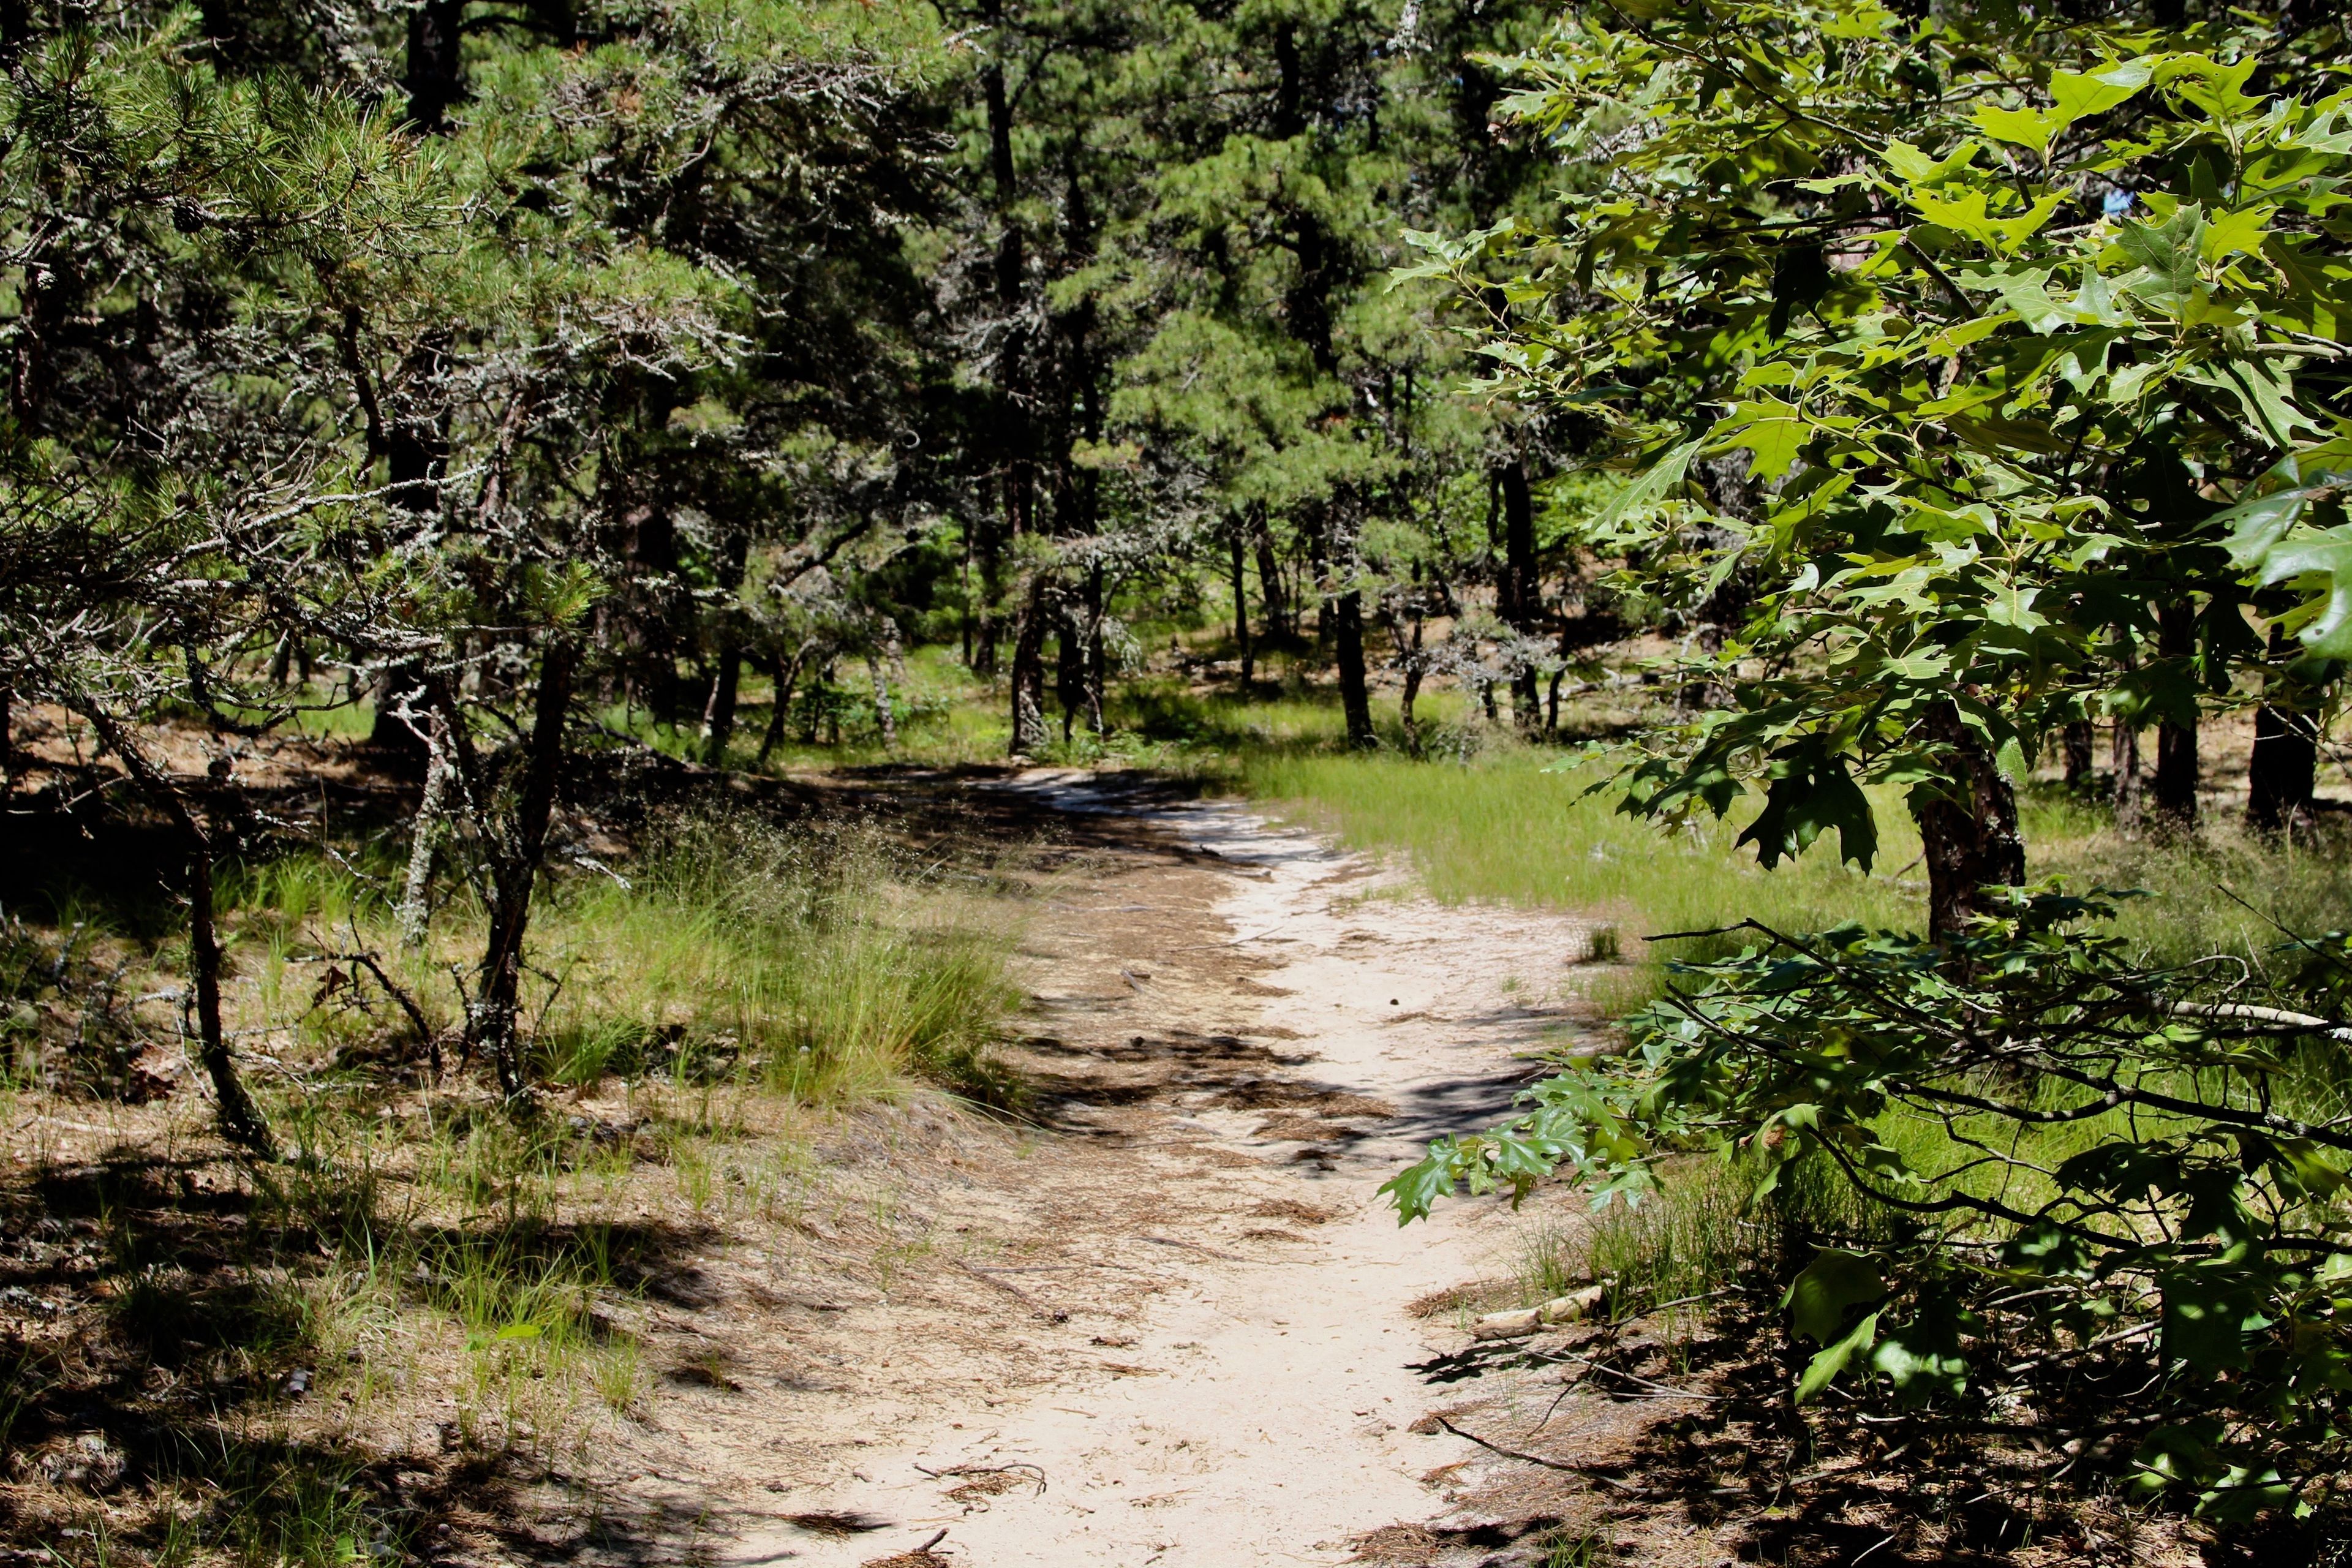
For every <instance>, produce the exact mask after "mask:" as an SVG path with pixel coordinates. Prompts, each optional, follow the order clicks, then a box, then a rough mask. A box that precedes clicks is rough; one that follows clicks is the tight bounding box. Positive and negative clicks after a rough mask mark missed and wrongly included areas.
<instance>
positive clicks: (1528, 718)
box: [1496, 457, 1543, 730]
mask: <svg viewBox="0 0 2352 1568" xmlns="http://www.w3.org/2000/svg"><path fill="white" fill-rule="evenodd" d="M1497 478H1498V480H1499V486H1498V488H1499V489H1500V490H1501V492H1502V503H1503V508H1502V510H1503V578H1502V582H1501V583H1500V584H1498V592H1497V593H1496V600H1497V603H1496V610H1497V612H1498V613H1499V614H1500V616H1501V618H1502V620H1503V622H1504V624H1505V625H1507V626H1509V627H1510V628H1511V629H1512V630H1513V631H1515V632H1517V634H1518V635H1519V637H1520V640H1521V641H1522V642H1523V643H1525V642H1531V641H1533V640H1534V638H1535V636H1536V634H1537V632H1538V630H1539V629H1540V627H1539V626H1538V621H1540V619H1541V618H1542V597H1543V590H1542V588H1541V587H1540V585H1539V581H1538V577H1537V575H1536V514H1535V498H1534V496H1533V494H1532V493H1531V492H1530V491H1529V489H1528V469H1527V465H1526V463H1524V462H1522V461H1521V460H1520V459H1519V458H1516V457H1515V458H1512V459H1511V460H1510V461H1509V462H1507V463H1505V464H1503V465H1502V468H1501V470H1500V473H1499V474H1498V476H1497ZM1511 711H1512V716H1513V717H1514V718H1515V719H1517V721H1518V726H1519V728H1520V729H1522V730H1533V729H1534V728H1535V727H1536V725H1537V723H1538V720H1539V719H1540V717H1541V714H1540V712H1539V711H1538V707H1537V700H1536V669H1535V666H1534V665H1533V664H1532V663H1530V662H1529V661H1528V659H1527V658H1525V657H1524V654H1523V653H1522V655H1521V656H1519V657H1517V658H1515V659H1514V668H1513V671H1512V675H1511Z"/></svg>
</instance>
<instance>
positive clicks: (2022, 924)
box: [1383, 889, 2352, 1518]
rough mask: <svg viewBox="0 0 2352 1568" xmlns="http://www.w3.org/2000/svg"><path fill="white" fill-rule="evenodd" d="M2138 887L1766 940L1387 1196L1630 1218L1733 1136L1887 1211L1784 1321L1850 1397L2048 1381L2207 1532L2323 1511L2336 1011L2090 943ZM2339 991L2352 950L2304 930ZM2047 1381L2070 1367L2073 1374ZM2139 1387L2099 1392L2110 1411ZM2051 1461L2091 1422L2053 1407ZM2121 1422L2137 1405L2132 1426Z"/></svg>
mask: <svg viewBox="0 0 2352 1568" xmlns="http://www.w3.org/2000/svg"><path fill="white" fill-rule="evenodd" d="M2113 908H2114V905H2113V901H2112V897H2111V896H2107V895H2095V896H2093V897H2089V898H2076V897H2070V896H2066V895H2064V894H2063V893H2061V892H2058V891H2053V890H2046V889H2045V890H2040V891H2035V892H2032V893H2012V894H2010V895H2008V896H2007V897H2006V898H2005V899H2004V900H2001V905H2000V908H1999V910H1998V912H1996V913H1995V914H1992V915H1990V916H1988V917H1985V918H1983V919H1981V920H1979V921H1978V922H1977V923H1976V924H1974V925H1973V926H1972V927H1971V928H1970V929H1969V931H1968V932H1966V933H1965V934H1964V935H1963V936H1961V937H1960V938H1959V939H1958V941H1957V942H1956V943H1955V942H1944V943H1932V942H1927V941H1924V940H1922V939H1919V938H1917V937H1914V936H1909V935H1901V934H1892V933H1888V932H1883V931H1880V932H1873V931H1864V930H1863V929H1861V928H1860V927H1858V926H1846V927H1842V928H1839V929H1837V930H1835V931H1828V932H1824V933H1822V934H1821V935H1818V936H1812V937H1795V936H1789V935H1785V934H1783V933H1780V932H1779V931H1772V930H1770V929H1769V928H1767V927H1764V926H1762V925H1751V927H1750V928H1749V929H1752V930H1753V931H1754V932H1755V933H1756V936H1757V938H1758V940H1757V941H1756V942H1754V943H1753V944H1752V945H1750V946H1749V947H1748V949H1747V950H1746V951H1745V952H1741V953H1740V954H1738V956H1736V957H1732V958H1727V959H1724V960H1721V961H1719V962H1715V963H1698V964H1691V965H1685V966H1680V973H1682V974H1684V975H1685V976H1686V977H1687V978H1688V979H1689V980H1690V981H1691V982H1693V984H1691V985H1690V986H1688V987H1687V988H1685V989H1682V990H1678V991H1677V992H1676V993H1675V994H1672V995H1670V996H1669V997H1667V998H1666V999H1664V1000H1663V1001H1661V1002H1659V1003H1657V1004H1655V1005H1653V1006H1652V1007H1650V1008H1649V1009H1647V1010H1646V1011H1644V1012H1643V1013H1641V1014H1639V1015H1637V1016H1634V1017H1633V1019H1631V1020H1630V1022H1629V1032H1630V1037H1631V1047H1630V1049H1629V1051H1628V1053H1627V1055H1626V1056H1625V1057H1624V1058H1622V1060H1621V1061H1620V1062H1618V1063H1617V1064H1615V1065H1614V1066H1613V1067H1611V1066H1601V1067H1597V1068H1587V1067H1583V1066H1579V1067H1577V1068H1570V1069H1569V1070H1566V1071H1563V1072H1562V1073H1561V1074H1559V1076H1557V1077H1554V1078H1552V1079H1548V1080H1546V1081H1545V1082H1543V1083H1541V1084H1539V1085H1538V1086H1537V1087H1536V1088H1534V1089H1531V1090H1530V1091H1529V1092H1528V1097H1527V1100H1528V1110H1525V1111H1524V1112H1523V1113H1522V1114H1520V1115H1518V1116H1517V1117H1515V1118H1514V1119H1513V1120H1512V1121H1509V1122H1507V1124H1505V1125H1504V1126H1502V1127H1500V1128H1498V1129H1496V1130H1495V1131H1492V1132H1488V1133H1485V1134H1480V1135H1475V1136H1465V1137H1456V1138H1447V1139H1444V1140H1441V1141H1439V1142H1436V1143H1433V1144H1432V1145H1431V1146H1430V1148H1429V1150H1428V1152H1427V1153H1426V1155H1425V1156H1424V1158H1423V1160H1422V1161H1420V1162H1419V1163H1416V1164H1414V1165H1413V1166H1412V1167H1411V1168H1409V1169H1408V1170H1406V1171H1404V1172H1402V1173H1400V1174H1399V1175H1398V1176H1397V1177H1396V1178H1395V1179H1393V1180H1392V1181H1391V1182H1390V1183H1389V1184H1388V1185H1387V1186H1386V1187H1385V1188H1384V1189H1383V1190H1384V1191H1385V1192H1387V1193H1389V1194H1391V1197H1392V1199H1393V1201H1394V1202H1395V1203H1396V1205H1397V1207H1398V1209H1399V1212H1400V1214H1401V1215H1402V1217H1403V1218H1405V1219H1407V1220H1410V1219H1412V1218H1414V1217H1417V1216H1420V1215H1425V1214H1426V1213H1427V1212H1428V1211H1429V1208H1430V1206H1431V1205H1433V1203H1434V1202H1435V1201H1436V1200H1437V1199H1438V1198H1440V1197H1441V1196H1444V1195H1445V1194H1450V1193H1452V1192H1453V1191H1454V1189H1455V1188H1456V1186H1457V1185H1458V1184H1467V1185H1468V1187H1469V1189H1470V1190H1471V1191H1472V1192H1474V1193H1485V1192H1492V1191H1496V1190H1498V1189H1508V1190H1509V1191H1510V1192H1511V1193H1512V1194H1513V1195H1514V1197H1515V1198H1516V1197H1519V1196H1523V1195H1525V1194H1526V1193H1527V1192H1528V1190H1529V1189H1530V1188H1531V1187H1532V1186H1533V1185H1534V1184H1536V1183H1537V1182H1538V1181H1539V1180H1541V1179H1542V1178H1544V1177H1545V1176H1547V1175H1549V1174H1551V1173H1555V1172H1561V1171H1565V1172H1569V1173H1573V1174H1574V1175H1575V1176H1576V1177H1577V1178H1579V1179H1580V1180H1582V1181H1583V1182H1585V1183H1587V1184H1589V1185H1590V1186H1591V1188H1592V1190H1593V1192H1594V1202H1595V1204H1596V1205H1605V1204H1607V1203H1608V1202H1610V1201H1611V1200H1612V1198H1618V1197H1622V1198H1623V1200H1624V1201H1625V1202H1627V1203H1628V1204H1633V1203H1637V1202H1639V1201H1641V1200H1642V1198H1643V1196H1644V1195H1645V1194H1648V1193H1649V1192H1650V1191H1652V1190H1653V1188H1654V1186H1655V1184H1656V1176H1655V1170H1656V1167H1657V1166H1658V1164H1659V1163H1660V1162H1661V1161H1662V1160H1664V1159H1665V1158H1667V1157H1669V1156H1671V1155H1674V1154H1676V1153H1687V1152H1690V1151H1693V1150H1710V1151H1713V1152H1716V1153H1717V1154H1719V1155H1720V1156H1721V1157H1723V1158H1724V1159H1726V1160H1738V1161H1741V1162H1743V1163H1748V1164H1749V1165H1750V1166H1751V1167H1752V1168H1753V1169H1755V1170H1756V1171H1757V1172H1758V1173H1759V1180H1758V1183H1757V1185H1756V1188H1755V1191H1754V1194H1753V1197H1754V1199H1755V1200H1757V1201H1764V1200H1769V1199H1770V1198H1771V1197H1772V1195H1773V1194H1774V1193H1775V1191H1776V1189H1779V1188H1780V1186H1781V1185H1782V1184H1783V1182H1784V1180H1785V1179H1786V1178H1787V1176H1788V1174H1789V1173H1790V1172H1791V1170H1793V1169H1794V1168H1796V1167H1797V1166H1798V1164H1799V1163H1801V1162H1813V1163H1817V1164H1819V1165H1821V1166H1823V1167H1826V1168H1827V1169H1828V1170H1829V1171H1831V1172H1833V1173H1834V1175H1835V1177H1836V1178H1837V1179H1838V1180H1840V1181H1841V1182H1842V1183H1843V1184H1844V1185H1845V1186H1847V1187H1849V1188H1850V1189H1851V1190H1852V1191H1853V1193H1855V1194H1860V1195H1861V1196H1862V1197H1864V1199H1866V1200H1867V1202H1866V1203H1865V1204H1864V1205H1863V1207H1864V1212H1865V1213H1867V1214H1870V1215H1874V1219H1873V1220H1872V1222H1871V1223H1869V1224H1866V1225H1864V1226H1861V1227H1860V1228H1859V1233H1858V1234H1852V1235H1843V1236H1837V1237H1830V1238H1826V1239H1830V1240H1832V1241H1834V1242H1835V1243H1836V1245H1832V1246H1825V1247H1820V1248H1819V1249H1818V1250H1817V1251H1816V1253H1815V1255H1814V1256H1813V1257H1812V1258H1811V1260H1810V1262H1809V1263H1808V1264H1807V1265H1806V1267H1805V1268H1803V1269H1802V1271H1801V1272H1800V1273H1798V1274H1797V1275H1796V1277H1795V1279H1794V1280H1793V1282H1792V1283H1791V1285H1790V1289H1789V1292H1788V1295H1787V1296H1786V1298H1785V1299H1784V1300H1783V1303H1782V1304H1783V1306H1784V1307H1786V1308H1788V1309H1789V1310H1790V1311H1791V1314H1792V1323H1793V1326H1794V1329H1795V1331H1797V1332H1798V1333H1800V1334H1801V1335H1803V1336H1804V1337H1806V1338H1808V1339H1810V1340H1811V1341H1813V1342H1815V1343H1816V1344H1817V1345H1818V1346H1819V1347H1820V1349H1819V1350H1818V1352H1816V1353H1815V1354H1814V1355H1813V1356H1812V1358H1811V1363H1810V1364H1809V1365H1808V1366H1807V1368H1806V1370H1805V1371H1804V1373H1803V1374H1802V1376H1801V1379H1800V1380H1799V1382H1798V1384H1797V1386H1796V1389H1795V1397H1796V1399H1797V1401H1798V1402H1799V1403H1804V1402H1807V1401H1809V1400H1811V1399H1812V1398H1814V1397H1815V1396H1816V1395H1818V1394H1821V1393H1822V1390H1823V1389H1825V1388H1826V1387H1827V1386H1828V1385H1829V1384H1831V1383H1832V1381H1834V1380H1837V1379H1840V1378H1846V1379H1849V1380H1856V1379H1859V1380H1863V1381H1864V1382H1865V1383H1866V1384H1869V1385H1870V1387H1871V1389H1872V1390H1873V1391H1874V1392H1875V1393H1876V1394H1879V1395H1882V1396H1885V1397H1891V1398H1892V1399H1893V1400H1895V1402H1896V1403H1898V1404H1900V1405H1906V1406H1908V1407H1911V1408H1915V1409H1919V1410H1923V1411H1924V1410H1931V1409H1932V1410H1935V1411H1939V1412H1941V1413H1943V1414H1945V1415H1950V1416H1954V1417H1966V1416H1969V1415H1972V1414H1973V1415H1980V1414H1981V1413H1982V1412H1983V1411H1984V1410H1985V1409H1987V1408H1989V1407H1990V1406H1991V1405H1994V1404H1995V1403H1996V1402H2005V1401H2004V1399H2003V1396H2014V1395H2016V1394H2021V1393H2027V1392H2029V1391H2032V1390H2040V1391H2042V1392H2043V1393H2045V1394H2054V1393H2055V1392H2056V1390H2057V1388H2058V1386H2059V1385H2060V1384H2063V1385H2064V1386H2065V1387H2066V1388H2068V1389H2070V1390H2071V1392H2072V1394H2073V1395H2074V1397H2073V1399H2072V1402H2071V1407H2072V1408H2075V1409H2083V1408H2092V1407H2095V1408H2096V1409H2097V1412H2098V1415H2097V1417H2096V1420H2097V1422H2098V1425H2099V1426H2101V1428H2102V1429H2103V1431H2104V1432H2105V1433H2107V1434H2113V1433H2115V1432H2116V1431H2118V1430H2120V1431H2121V1432H2123V1433H2126V1434H2127V1435H2128V1436H2131V1437H2134V1438H2136V1439H2137V1442H2136V1446H2135V1447H2134V1450H2133V1453H2132V1457H2131V1458H2130V1460H2129V1484H2130V1485H2131V1487H2132V1488H2133V1489H2135V1490H2136V1491H2137V1492H2139V1493H2140V1494H2142V1495H2144V1496H2147V1497H2150V1498H2153V1497H2157V1496H2161V1495H2164V1494H2166V1493H2168V1492H2170V1491H2172V1490H2173V1489H2176V1488H2179V1489H2186V1490H2187V1491H2188V1492H2189V1493H2192V1494H2193V1495H2194V1497H2195V1500H2196V1506H2197V1508H2198V1510H2200V1512H2202V1513H2204V1514H2206V1515H2208V1516H2211V1517H2217V1518H2231V1517H2246V1516H2249V1515H2252V1514H2253V1513H2256V1512H2260V1511H2263V1510H2270V1509H2276V1508H2280V1507H2285V1506H2294V1507H2296V1508H2298V1509H2299V1510H2308V1509H2309V1508H2311V1507H2314V1506H2315V1505H2316V1503H2317V1501H2318V1500H2319V1497H2320V1494H2321V1493H2322V1492H2323V1491H2324V1489H2326V1486H2327V1485H2328V1484H2329V1482H2328V1480H2327V1479H2326V1478H2328V1477H2329V1476H2330V1475H2331V1474H2332V1473H2334V1472H2335V1471H2336V1470H2337V1469H2338V1468H2340V1467H2341V1466H2342V1464H2343V1462H2344V1460H2345V1458H2346V1456H2345V1452H2344V1442H2343V1437H2342V1425H2343V1419H2344V1416H2345V1414H2346V1411H2345V1408H2344V1407H2345V1404H2346V1395H2347V1390H2352V1208H2347V1204H2346V1202H2345V1201H2344V1200H2345V1197H2346V1192H2345V1184H2346V1167H2347V1161H2352V1106H2347V1102H2346V1098H2345V1096H2344V1094H2343V1092H2342V1089H2341V1088H2340V1086H2339V1080H2340V1076H2341V1075H2340V1064H2341V1061H2342V1051H2341V1042H2342V1040H2343V1039H2344V1038H2346V1037H2347V1031H2346V1030H2345V1029H2344V1028H2343V1027H2342V1026H2340V1025H2338V1024H2337V1023H2336V1022H2334V1021H2332V1020H2330V1019H2326V1018H2323V1017H2319V1016H2314V1015H2312V1014H2309V1013H2305V1012H2301V1011H2298V1010H2296V1009H2294V1008H2291V1007H2284V1006H2279V1005H2272V1004H2273V1003H2274V1002H2275V1001H2276V1000H2277V998H2272V997H2263V998H2260V999H2250V998H2249V997H2248V996H2247V995H2246V994H2244V981H2243V979H2242V971H2239V970H2237V969H2235V968H2233V967H2230V966H2226V965H2224V964H2221V963H2215V962H2208V963H2200V964H2197V965H2191V966H2189V967H2187V968H2182V969H2151V968H2147V967H2144V966H2142V965H2140V964H2138V963H2136V962H2135V961H2134V960H2133V958H2132V956H2131V954H2130V952H2129V951H2128V950H2127V948H2126V945H2125V944H2124V943H2123V942H2122V941H2121V940H2120V939H2118V938H2116V937H2112V936H2105V935H2100V934H2097V933H2096V931H2095V928H2094V929H2085V926H2084V922H2085V921H2098V920H2100V919H2103V918H2104V917H2105V916H2107V915H2109V914H2111V913H2112V912H2113ZM2309 945H2310V951H2311V952H2312V953H2313V954H2314V955H2315V963H2316V964H2317V968H2316V970H2315V973H2324V974H2336V973H2344V972H2345V971H2344V966H2343V963H2342V961H2343V958H2344V952H2342V951H2341V950H2342V942H2341V941H2340V939H2334V940H2333V941H2332V944H2309ZM2053 1380H2054V1382H2053ZM2109 1388H2112V1389H2114V1390H2116V1391H2122V1390H2126V1389H2136V1390H2138V1391H2139V1392H2137V1394H2136V1396H2135V1397H2134V1398H2133V1399H2132V1400H2131V1401H2130V1403H2129V1405H2128V1407H2127V1408H2126V1407H2125V1406H2124V1404H2123V1401H2122V1400H2121V1399H2120V1397H2105V1396H2104V1395H2102V1396H2100V1397H2096V1398H2092V1399H2089V1400H2088V1401H2087V1402H2086V1400H2085V1398H2084V1395H2085V1394H2086V1393H2089V1394H2097V1393H2098V1391H2100V1390H2104V1389H2109ZM2036 1405H2037V1408H2039V1409H2040V1411H2041V1415H2040V1416H2039V1419H2040V1420H2041V1421H2042V1422H2043V1423H2044V1425H2045V1427H2046V1435H2047V1436H2049V1437H2050V1439H2051V1440H2052V1441H2053V1444H2060V1443H2064V1442H2066V1441H2068V1440H2069V1439H2071V1438H2074V1437H2084V1438H2085V1439H2092V1438H2095V1437H2097V1436H2100V1434H2098V1433H2093V1432H2091V1431H2089V1430H2087V1429H2085V1430H2080V1431H2077V1430H2070V1429H2068V1428H2069V1426H2070V1425H2071V1424H2072V1422H2073V1418H2072V1417H2071V1416H2069V1415H2066V1414H2065V1413H2064V1411H2065V1409H2066V1408H2067V1407H2068V1405H2067V1403H2066V1402H2064V1401H2062V1400H2058V1399H2055V1398H2053V1399H2051V1400H2049V1401H2037V1402H2036ZM2119 1413H2120V1414H2119Z"/></svg>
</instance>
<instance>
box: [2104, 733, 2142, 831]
mask: <svg viewBox="0 0 2352 1568" xmlns="http://www.w3.org/2000/svg"><path fill="white" fill-rule="evenodd" d="M2108 750H2109V754H2110V756H2111V758H2112V762H2113V768H2112V771H2113V773H2115V780H2114V786H2115V812H2116V826H2117V827H2120V828H2125V829H2126V830H2128V829H2130V828H2134V827H2137V826H2139V808H2140V776H2139V726H2138V725H2137V724H2135V723H2133V722H2132V721H2130V720H2128V719H2118V720H2116V722H2115V729H2114V731H2113V735H2112V739H2111V740H2110V741H2109V742H2108Z"/></svg>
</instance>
